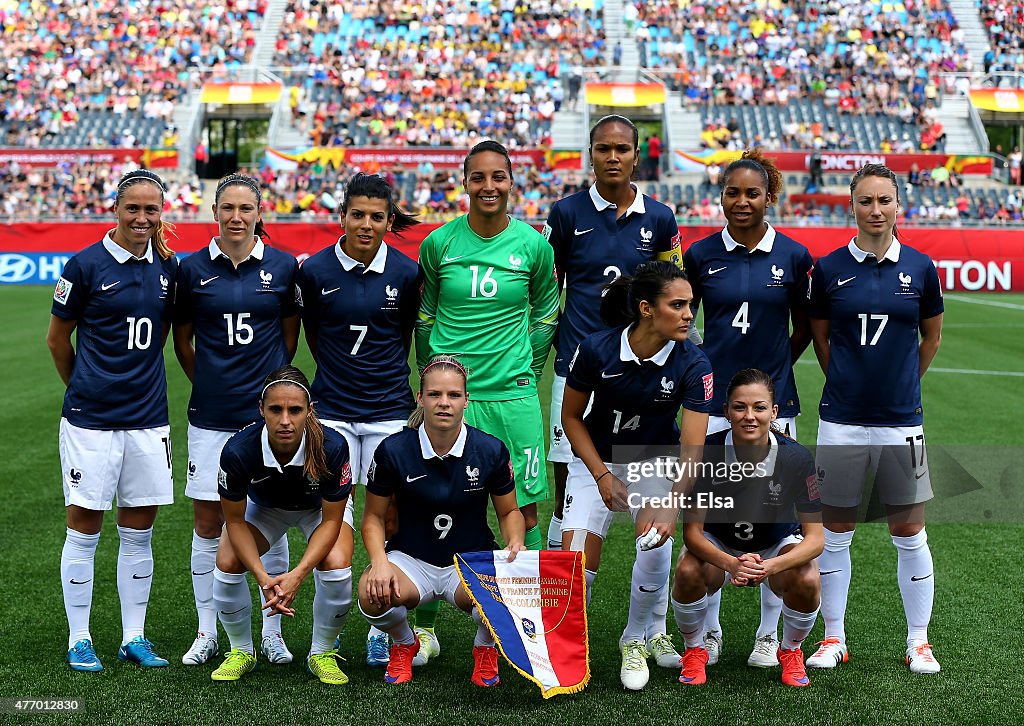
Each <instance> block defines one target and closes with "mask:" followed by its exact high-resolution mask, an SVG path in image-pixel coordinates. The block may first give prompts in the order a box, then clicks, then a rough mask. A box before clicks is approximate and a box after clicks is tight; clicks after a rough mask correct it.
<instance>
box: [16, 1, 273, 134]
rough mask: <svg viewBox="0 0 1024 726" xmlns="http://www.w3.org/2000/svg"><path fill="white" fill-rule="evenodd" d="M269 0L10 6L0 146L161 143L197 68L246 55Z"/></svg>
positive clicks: (226, 64) (226, 67)
mask: <svg viewBox="0 0 1024 726" xmlns="http://www.w3.org/2000/svg"><path fill="white" fill-rule="evenodd" d="M266 2H267V0H228V1H227V2H225V3H222V4H210V3H204V2H199V1H198V0H126V1H120V2H119V1H118V0H100V1H99V2H91V3H82V4H81V5H77V4H73V3H65V2H60V0H22V2H20V3H10V4H7V3H5V4H4V5H3V7H2V8H0V23H2V25H3V34H2V35H0V54H2V56H3V59H4V60H3V61H2V64H3V68H4V71H5V76H6V77H5V79H4V80H3V81H0V99H2V101H3V104H2V110H0V144H3V145H6V146H20V147H27V148H32V147H51V148H52V147H64V148H73V147H97V146H105V147H109V146H114V147H125V148H127V147H131V146H159V145H161V142H162V141H163V139H164V134H165V132H166V130H167V127H168V124H169V122H170V120H171V116H172V114H173V111H174V104H175V102H176V101H178V100H179V99H180V98H181V97H182V96H183V94H184V93H185V91H186V90H187V89H188V85H189V83H190V71H189V69H190V68H191V67H200V68H209V69H215V70H217V71H221V72H225V73H226V72H229V71H230V70H231V69H232V68H234V67H237V66H240V65H242V64H244V63H245V62H247V61H248V60H249V58H250V56H251V53H252V47H253V44H254V42H255V30H256V28H257V27H258V26H259V24H260V19H261V17H262V15H263V13H264V11H265V8H266Z"/></svg>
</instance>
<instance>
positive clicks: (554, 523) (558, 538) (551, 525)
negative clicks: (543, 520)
mask: <svg viewBox="0 0 1024 726" xmlns="http://www.w3.org/2000/svg"><path fill="white" fill-rule="evenodd" d="M548 549H549V550H560V549H562V520H561V519H559V518H558V517H556V516H555V515H553V514H552V515H551V521H550V522H548Z"/></svg>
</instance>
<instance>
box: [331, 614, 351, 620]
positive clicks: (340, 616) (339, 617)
mask: <svg viewBox="0 0 1024 726" xmlns="http://www.w3.org/2000/svg"><path fill="white" fill-rule="evenodd" d="M346 615H348V613H338V614H337V615H335V616H334V619H335V620H341V619H342V618H343V617H345V616H346Z"/></svg>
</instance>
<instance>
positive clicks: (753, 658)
mask: <svg viewBox="0 0 1024 726" xmlns="http://www.w3.org/2000/svg"><path fill="white" fill-rule="evenodd" d="M778 664H779V640H778V638H777V637H775V633H769V634H768V635H762V636H761V637H760V638H758V639H757V640H755V641H754V649H753V650H752V651H750V656H749V657H748V658H747V665H748V666H751V667H753V668H774V667H775V666H777V665H778Z"/></svg>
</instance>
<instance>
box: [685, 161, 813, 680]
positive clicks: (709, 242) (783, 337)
mask: <svg viewBox="0 0 1024 726" xmlns="http://www.w3.org/2000/svg"><path fill="white" fill-rule="evenodd" d="M781 192H782V174H781V173H779V170H778V169H777V168H776V167H775V164H774V163H773V162H772V160H771V159H769V158H766V157H764V156H763V155H762V153H761V150H760V149H751V150H748V151H744V152H743V156H742V157H741V158H739V159H737V160H736V161H734V162H732V163H731V164H729V166H728V167H726V169H725V173H724V174H723V175H722V209H723V211H724V212H725V218H726V221H727V223H726V226H725V228H724V229H723V230H722V231H721V232H716V233H715V234H713V235H711V236H710V237H706V238H704V239H702V240H700V241H699V242H696V243H694V244H693V245H692V246H691V247H690V248H689V249H688V250H686V254H684V255H683V263H684V264H683V266H684V268H685V269H686V274H687V276H688V277H689V278H690V283H691V284H692V285H693V301H694V307H693V310H694V314H695V315H696V313H697V309H698V307H700V306H703V307H704V352H705V353H706V354H707V356H708V360H710V361H711V367H712V368H714V370H715V379H716V381H717V382H718V385H717V386H715V397H714V410H715V415H714V416H712V417H711V421H710V422H709V425H708V430H709V431H711V432H712V433H714V432H717V431H724V430H725V429H727V428H729V422H728V420H727V419H726V418H723V417H722V416H721V415H719V413H720V412H721V411H723V410H724V407H725V390H726V386H727V385H728V383H729V381H730V380H731V379H732V377H733V375H735V374H736V372H737V371H740V370H743V369H744V368H751V367H756V368H758V369H760V370H763V371H766V372H767V373H768V374H769V375H771V377H772V381H773V383H774V386H775V390H776V391H777V392H778V401H779V419H778V421H776V427H777V428H779V430H781V431H782V432H783V433H784V434H786V435H787V436H792V437H794V438H795V437H796V417H797V416H798V415H799V413H800V399H799V397H798V396H797V391H796V382H795V381H794V378H793V362H794V361H796V360H797V359H798V358H799V357H800V355H801V354H802V353H803V352H804V350H805V349H806V348H807V345H808V343H810V342H811V329H810V324H809V322H808V318H807V309H806V305H807V276H808V274H809V273H810V270H811V267H812V266H813V264H814V262H813V260H812V259H811V255H810V253H809V252H808V251H807V248H806V247H804V246H803V245H802V244H800V243H799V242H797V241H795V240H793V239H791V238H789V237H787V236H786V235H784V234H781V233H779V232H776V230H775V229H774V228H773V227H772V226H771V224H769V223H768V221H767V220H765V212H766V210H767V208H768V206H769V205H771V204H775V203H776V202H778V200H779V194H780V193H781ZM791 321H792V332H790V322H791ZM721 598H722V595H721V591H720V590H718V591H716V592H715V594H714V595H713V596H711V597H709V599H708V619H707V623H708V629H707V632H706V634H705V636H704V647H705V648H706V649H707V651H708V665H714V664H715V663H717V662H718V658H719V655H720V653H721V651H722V626H721V622H720V621H719V608H720V606H721V602H722V599H721ZM781 612H782V601H781V600H780V599H779V598H778V597H776V596H775V593H774V592H772V589H771V587H769V586H768V584H767V583H762V585H761V623H760V625H759V626H758V629H757V635H756V636H755V638H754V649H753V651H751V653H750V656H749V657H748V658H747V664H748V665H751V666H756V667H761V668H767V667H770V666H776V665H778V664H779V660H778V656H777V653H778V650H779V640H778V634H777V631H778V627H779V616H780V614H781Z"/></svg>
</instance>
